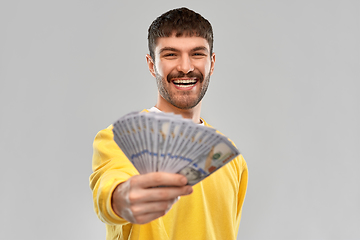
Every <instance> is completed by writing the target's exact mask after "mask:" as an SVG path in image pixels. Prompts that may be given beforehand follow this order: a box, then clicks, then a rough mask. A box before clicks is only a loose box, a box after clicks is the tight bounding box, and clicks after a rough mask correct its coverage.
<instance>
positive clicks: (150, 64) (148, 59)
mask: <svg viewBox="0 0 360 240" xmlns="http://www.w3.org/2000/svg"><path fill="white" fill-rule="evenodd" d="M146 62H147V65H148V68H149V71H150V73H151V75H153V77H156V74H155V63H154V60H153V59H152V57H151V56H150V55H149V54H146Z"/></svg>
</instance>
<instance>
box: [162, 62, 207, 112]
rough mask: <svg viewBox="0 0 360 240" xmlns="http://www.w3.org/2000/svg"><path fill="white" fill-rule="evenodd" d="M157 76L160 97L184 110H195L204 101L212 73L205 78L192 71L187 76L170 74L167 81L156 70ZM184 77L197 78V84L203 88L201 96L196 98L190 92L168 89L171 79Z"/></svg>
mask: <svg viewBox="0 0 360 240" xmlns="http://www.w3.org/2000/svg"><path fill="white" fill-rule="evenodd" d="M155 75H156V83H157V87H158V91H159V93H160V95H161V96H162V97H163V98H164V99H165V100H166V101H167V102H169V103H170V104H171V105H173V106H174V107H177V108H179V109H184V110H185V109H191V108H194V107H195V106H196V105H198V104H199V102H200V101H201V100H202V99H203V97H204V95H205V93H206V91H207V89H208V87H209V83H210V71H209V73H208V74H207V75H206V76H205V77H204V76H203V74H201V73H200V72H195V71H192V72H190V73H189V74H185V73H182V72H177V73H169V74H168V75H167V79H165V78H164V77H163V76H161V75H160V74H159V72H158V71H157V69H156V68H155ZM183 77H188V78H193V77H196V78H197V80H198V82H197V83H196V84H199V85H200V86H201V89H200V92H199V94H198V95H197V96H196V97H195V98H194V97H191V96H190V94H191V93H190V91H176V92H170V88H169V87H167V86H169V85H170V84H172V83H171V79H173V78H183Z"/></svg>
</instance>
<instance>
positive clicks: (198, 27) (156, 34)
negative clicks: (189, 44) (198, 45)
mask: <svg viewBox="0 0 360 240" xmlns="http://www.w3.org/2000/svg"><path fill="white" fill-rule="evenodd" d="M174 32H175V33H176V35H175V36H176V37H181V36H189V37H191V36H197V37H203V38H205V39H206V40H207V41H208V43H209V47H210V54H212V52H213V42H214V36H213V30H212V27H211V24H210V22H209V21H208V20H206V19H205V18H203V17H202V16H201V15H200V14H198V13H196V12H194V11H192V10H190V9H188V8H185V7H182V8H177V9H173V10H170V11H168V12H166V13H164V14H162V15H161V16H160V17H158V18H157V19H155V20H154V21H153V22H152V24H151V25H150V27H149V30H148V47H149V52H150V56H151V57H152V59H153V60H155V56H154V50H155V47H156V43H157V42H156V41H157V39H158V38H160V37H170V36H172V34H173V33H174Z"/></svg>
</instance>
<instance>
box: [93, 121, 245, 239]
mask: <svg viewBox="0 0 360 240" xmlns="http://www.w3.org/2000/svg"><path fill="white" fill-rule="evenodd" d="M204 124H205V126H209V127H211V126H210V125H208V124H207V123H206V122H205V121H204ZM93 147H94V155H93V165H92V166H93V173H92V174H91V176H90V188H91V189H92V191H93V200H94V209H95V212H96V214H97V215H98V217H99V218H100V220H101V221H103V222H104V223H105V224H106V239H107V240H115V239H116V240H125V239H126V240H140V239H141V240H184V239H185V240H190V239H191V240H222V239H224V240H235V239H236V236H237V232H238V228H239V224H240V218H241V209H242V205H243V202H244V198H245V193H246V188H247V182H248V169H247V165H246V162H245V160H244V158H243V157H242V156H241V155H240V156H239V157H237V158H235V159H234V160H232V161H231V162H230V163H228V164H226V165H225V166H223V167H222V168H221V169H219V170H218V171H216V172H215V173H213V174H212V175H210V176H209V177H207V178H206V179H204V180H203V181H201V182H199V183H198V184H196V185H194V186H193V193H192V194H190V195H188V196H182V197H180V200H179V201H178V202H177V203H175V204H174V205H173V207H172V208H171V210H170V211H169V212H168V213H167V214H166V215H165V216H163V217H160V218H158V219H156V220H154V221H152V222H150V223H147V224H143V225H139V224H132V223H129V222H127V221H126V220H124V219H123V218H121V217H119V216H118V215H116V213H115V212H114V211H113V209H112V207H111V196H112V192H113V191H114V189H115V187H116V186H117V185H118V184H120V183H122V182H124V181H126V180H127V179H129V178H130V177H131V176H133V175H136V174H139V173H138V171H137V170H136V169H135V167H134V166H133V165H132V164H131V162H130V161H129V160H128V159H127V158H126V156H125V155H124V153H123V152H122V151H121V150H120V149H119V147H118V146H117V145H116V143H115V142H114V140H113V133H112V126H109V127H108V128H106V129H104V130H102V131H100V132H99V133H98V134H97V135H96V137H95V140H94V145H93Z"/></svg>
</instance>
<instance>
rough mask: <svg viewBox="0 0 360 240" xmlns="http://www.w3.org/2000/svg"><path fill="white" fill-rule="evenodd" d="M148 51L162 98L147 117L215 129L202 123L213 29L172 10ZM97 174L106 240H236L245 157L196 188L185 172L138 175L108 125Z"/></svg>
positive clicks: (155, 27)
mask: <svg viewBox="0 0 360 240" xmlns="http://www.w3.org/2000/svg"><path fill="white" fill-rule="evenodd" d="M148 46H149V52H150V53H149V54H147V55H146V60H147V64H148V68H149V71H150V73H151V74H152V76H154V77H155V78H156V82H157V86H158V100H157V103H156V104H155V106H154V107H152V108H150V109H145V110H144V111H157V112H160V111H162V112H173V113H176V114H181V115H182V116H183V117H184V118H189V119H192V121H193V122H195V123H198V124H204V125H205V126H208V127H211V126H210V125H209V124H207V123H206V122H205V120H204V119H202V118H201V117H200V112H201V103H202V99H203V97H204V95H205V93H206V90H207V88H208V86H209V82H210V76H211V75H212V73H213V71H214V66H215V53H213V32H212V27H211V24H210V23H209V22H208V21H207V20H206V19H204V18H203V17H202V16H201V15H199V14H198V13H195V12H194V11H192V10H189V9H187V8H180V9H174V10H171V11H168V12H166V13H164V14H163V15H161V16H160V17H158V18H157V19H156V20H155V21H154V22H153V23H152V24H151V26H150V27H149V31H148ZM93 171H94V172H93V174H92V175H91V176H90V187H91V189H92V190H93V199H94V207H95V211H96V213H97V215H98V217H99V218H100V219H101V220H102V221H103V222H104V223H106V230H107V239H132V240H134V239H147V240H155V239H156V240H162V239H166V240H170V239H179V240H182V239H192V240H196V239H199V240H219V239H226V240H234V239H236V236H237V231H238V227H239V223H240V218H241V209H242V205H243V202H244V198H245V193H246V188H247V179H248V170H247V165H246V162H245V160H244V159H243V157H242V156H241V155H240V156H238V157H237V158H235V159H234V160H233V161H231V162H230V163H228V164H226V165H225V166H224V167H222V168H221V169H219V170H218V171H217V172H215V173H214V174H212V175H211V176H209V177H208V178H206V179H204V180H203V181H201V182H199V183H197V184H196V185H194V186H193V187H191V186H189V185H187V179H186V177H185V176H183V175H181V174H170V173H164V172H156V173H149V174H143V175H139V173H138V172H137V170H136V169H135V167H134V166H133V165H132V164H131V163H130V161H129V160H128V159H127V158H126V156H125V155H124V153H123V152H122V151H121V150H120V149H119V148H118V147H117V145H116V143H115V142H114V140H113V133H112V126H109V127H108V128H107V129H104V130H102V131H100V132H99V133H98V134H97V135H96V137H95V140H94V155H93ZM159 186H162V187H159ZM164 186H166V187H164ZM180 196H181V198H180Z"/></svg>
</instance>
